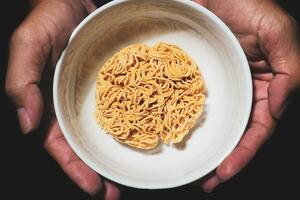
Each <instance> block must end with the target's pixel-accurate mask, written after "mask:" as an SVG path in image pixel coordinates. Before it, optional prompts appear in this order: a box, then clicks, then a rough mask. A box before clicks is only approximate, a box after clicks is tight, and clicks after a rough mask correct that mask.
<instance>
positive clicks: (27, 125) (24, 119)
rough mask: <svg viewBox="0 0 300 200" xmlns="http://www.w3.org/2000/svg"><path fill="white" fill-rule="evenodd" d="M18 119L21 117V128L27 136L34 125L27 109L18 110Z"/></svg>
mask: <svg viewBox="0 0 300 200" xmlns="http://www.w3.org/2000/svg"><path fill="white" fill-rule="evenodd" d="M17 112H18V117H19V123H20V128H21V130H22V132H23V133H24V134H27V133H29V132H30V131H31V129H32V125H31V121H30V118H29V115H28V113H27V111H26V109H25V108H18V110H17Z"/></svg>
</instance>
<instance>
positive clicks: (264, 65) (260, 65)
mask: <svg viewBox="0 0 300 200" xmlns="http://www.w3.org/2000/svg"><path fill="white" fill-rule="evenodd" d="M249 65H250V67H251V68H250V69H251V71H252V72H254V73H266V72H271V71H272V69H271V67H270V64H269V63H268V62H267V61H265V60H259V61H249Z"/></svg>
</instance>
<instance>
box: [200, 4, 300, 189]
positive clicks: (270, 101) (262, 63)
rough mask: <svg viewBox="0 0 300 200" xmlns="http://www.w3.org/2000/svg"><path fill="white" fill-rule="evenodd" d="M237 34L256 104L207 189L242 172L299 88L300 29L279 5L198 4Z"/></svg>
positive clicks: (204, 182) (207, 184) (206, 186)
mask: <svg viewBox="0 0 300 200" xmlns="http://www.w3.org/2000/svg"><path fill="white" fill-rule="evenodd" d="M195 1H196V2H198V3H199V4H201V5H203V6H205V7H206V8H207V9H209V10H210V11H212V12H213V13H214V14H216V15H217V16H218V17H219V18H221V19H222V20H223V21H224V22H225V23H226V24H227V25H228V26H229V27H230V29H231V30H232V31H233V32H234V33H235V34H236V36H237V39H238V40H239V41H240V44H241V46H242V48H243V50H244V52H245V54H246V56H247V58H248V62H249V65H250V69H251V73H252V80H253V86H254V88H253V92H254V95H253V106H252V113H251V116H250V119H249V123H248V126H247V129H246V131H245V133H244V135H243V137H242V139H241V140H240V142H239V144H238V145H237V147H236V148H235V150H234V151H233V152H232V153H231V154H230V155H228V157H227V158H225V160H224V161H223V162H222V163H221V164H220V166H219V167H218V168H217V169H216V170H215V171H214V173H212V174H211V175H210V176H207V177H206V179H204V181H203V183H202V188H203V189H204V190H205V191H208V192H209V191H212V190H213V189H214V188H215V187H216V186H217V185H219V184H220V183H223V182H225V181H227V180H229V179H230V178H231V177H233V176H234V175H236V174H237V173H238V172H239V171H241V170H242V169H243V168H244V167H245V166H246V165H247V164H248V163H249V162H250V160H251V159H252V158H253V157H254V156H255V154H256V153H257V152H258V150H259V149H260V147H261V146H262V145H263V144H264V143H265V142H266V141H267V140H268V139H269V138H270V137H271V135H272V133H273V131H274V129H275V127H276V125H277V122H278V120H280V117H281V115H282V113H283V112H284V110H285V108H286V105H287V104H288V100H289V97H290V95H291V94H292V93H293V92H294V91H295V90H297V89H299V88H300V42H299V40H300V38H299V30H298V29H299V27H298V24H297V23H296V22H295V20H294V19H293V18H292V17H291V16H289V15H288V14H287V13H286V12H285V11H284V10H283V9H282V8H280V7H279V5H277V4H276V2H275V1H271V0H251V1H250V0H195Z"/></svg>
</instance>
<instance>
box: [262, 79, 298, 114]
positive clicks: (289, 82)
mask: <svg viewBox="0 0 300 200" xmlns="http://www.w3.org/2000/svg"><path fill="white" fill-rule="evenodd" d="M299 86H300V77H299V78H297V77H291V76H289V75H287V74H276V75H275V77H274V79H273V80H272V82H271V83H270V86H269V89H268V95H269V108H270V111H271V114H272V116H273V117H274V118H276V119H279V118H280V117H281V115H282V114H283V113H284V111H285V109H286V107H287V105H288V103H289V99H290V96H291V95H292V93H293V92H294V91H295V90H296V89H297V88H299Z"/></svg>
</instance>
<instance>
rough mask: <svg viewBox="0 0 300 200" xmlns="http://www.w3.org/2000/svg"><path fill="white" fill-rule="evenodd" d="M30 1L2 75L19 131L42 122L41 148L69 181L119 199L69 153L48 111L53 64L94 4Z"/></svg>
mask: <svg viewBox="0 0 300 200" xmlns="http://www.w3.org/2000/svg"><path fill="white" fill-rule="evenodd" d="M32 5H33V10H32V11H31V13H30V14H29V16H28V17H27V18H26V20H25V21H24V22H23V23H22V24H21V25H20V26H19V27H18V28H17V30H16V31H15V32H14V34H13V36H12V38H11V41H10V47H9V62H8V70H7V77H6V92H7V95H8V96H9V97H10V99H11V101H12V102H13V103H14V105H15V106H16V109H17V113H18V118H19V123H20V127H21V130H22V132H23V133H25V134H26V133H29V132H32V131H34V130H36V129H39V130H41V129H40V127H41V124H43V126H44V124H47V126H46V127H43V129H42V130H44V131H45V132H44V133H43V134H45V137H44V147H45V149H46V150H47V151H48V153H49V154H50V155H51V156H52V157H53V158H54V159H55V160H56V161H57V162H58V164H59V165H60V166H61V168H62V169H63V170H64V171H65V173H66V174H67V175H68V176H69V177H70V178H71V180H72V181H74V182H75V183H76V184H77V185H78V186H79V187H80V188H81V189H82V190H84V191H85V192H87V193H89V194H90V195H96V194H97V193H99V192H100V191H101V190H102V191H105V194H104V195H105V199H118V198H119V196H120V191H119V189H118V188H117V187H116V186H115V185H114V184H113V183H111V182H109V181H107V180H102V179H101V178H100V177H99V175H98V174H97V173H96V172H94V171H93V170H92V169H90V168H89V167H88V166H87V165H86V164H85V163H84V162H83V161H81V160H80V159H79V157H78V156H77V155H76V154H75V153H74V152H73V150H72V149H71V147H70V146H69V145H68V143H67V142H66V140H65V138H64V137H63V135H62V133H61V130H60V128H59V126H58V123H57V121H56V118H55V115H54V114H52V113H53V112H51V111H52V110H53V105H52V92H51V91H52V90H51V88H52V80H51V79H52V77H53V71H54V66H55V64H56V62H57V60H58V58H59V56H60V54H61V52H62V50H63V48H64V46H65V45H66V43H67V40H68V38H69V36H70V34H71V32H72V31H73V29H74V28H75V27H76V26H77V25H78V24H79V23H80V21H81V20H82V19H83V18H84V17H86V16H87V15H88V14H89V13H90V12H92V11H93V10H94V9H95V8H96V7H95V6H94V4H93V3H92V2H91V1H90V0H47V1H43V0H35V1H32ZM43 71H44V74H45V73H46V72H47V74H46V76H44V74H43ZM48 72H50V73H48ZM42 75H43V76H42ZM47 79H50V81H47ZM41 119H43V120H41ZM44 128H45V129H44ZM104 189H105V190H104Z"/></svg>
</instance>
